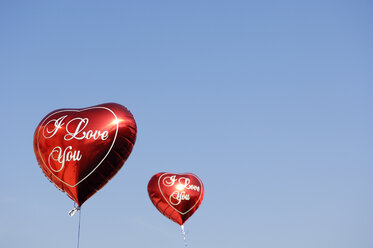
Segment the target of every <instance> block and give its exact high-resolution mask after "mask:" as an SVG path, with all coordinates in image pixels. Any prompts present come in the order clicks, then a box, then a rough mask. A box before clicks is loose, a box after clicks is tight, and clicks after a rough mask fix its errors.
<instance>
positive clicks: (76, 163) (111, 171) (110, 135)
mask: <svg viewBox="0 0 373 248" xmlns="http://www.w3.org/2000/svg"><path fill="white" fill-rule="evenodd" d="M136 132H137V127H136V122H135V120H134V118H133V116H132V114H131V113H130V112H129V111H128V110H127V109H126V108H125V107H124V106H122V105H119V104H116V103H106V104H101V105H97V106H93V107H89V108H84V109H58V110H55V111H53V112H51V113H49V114H48V115H47V116H46V117H44V119H43V120H42V121H41V122H40V124H39V125H38V127H37V129H36V131H35V134H34V152H35V155H36V158H37V161H38V163H39V165H40V168H41V169H42V170H43V172H44V174H45V175H46V176H47V178H48V179H49V180H50V181H51V182H52V183H54V184H55V185H56V186H57V188H59V189H60V190H61V191H63V192H65V193H66V194H67V195H68V196H69V197H70V198H71V199H72V200H73V201H75V202H76V203H77V204H78V205H79V206H81V205H82V204H83V203H84V202H85V201H86V200H87V199H88V198H90V197H91V196H92V195H93V194H95V193H96V192H97V191H98V190H99V189H101V188H102V187H103V186H104V185H105V184H106V183H107V182H108V181H109V180H110V179H111V178H112V177H113V176H114V175H115V174H116V173H117V172H118V171H119V169H120V168H121V167H122V166H123V164H124V162H125V161H126V160H127V158H128V156H129V155H130V153H131V151H132V148H133V146H134V144H135V141H136Z"/></svg>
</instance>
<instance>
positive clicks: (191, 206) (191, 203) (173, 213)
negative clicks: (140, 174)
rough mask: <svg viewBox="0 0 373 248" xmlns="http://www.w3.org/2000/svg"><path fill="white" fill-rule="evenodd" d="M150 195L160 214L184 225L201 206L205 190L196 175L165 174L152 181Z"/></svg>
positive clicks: (149, 188)
mask: <svg viewBox="0 0 373 248" xmlns="http://www.w3.org/2000/svg"><path fill="white" fill-rule="evenodd" d="M148 193H149V197H150V200H151V201H152V202H153V204H154V206H155V207H156V208H157V209H158V210H159V212H161V213H162V214H163V215H164V216H166V217H168V218H169V219H171V220H173V221H174V222H176V223H178V224H179V225H183V224H184V223H185V221H186V220H187V219H188V218H189V217H190V216H192V215H193V213H194V212H195V211H196V210H197V209H198V207H199V205H201V202H202V199H203V194H204V188H203V184H202V182H201V180H200V179H199V178H198V177H197V176H196V175H193V174H190V173H186V174H174V173H165V172H163V173H158V174H156V175H154V176H153V177H152V178H151V179H150V181H149V184H148Z"/></svg>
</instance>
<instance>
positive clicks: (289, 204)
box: [0, 0, 373, 248]
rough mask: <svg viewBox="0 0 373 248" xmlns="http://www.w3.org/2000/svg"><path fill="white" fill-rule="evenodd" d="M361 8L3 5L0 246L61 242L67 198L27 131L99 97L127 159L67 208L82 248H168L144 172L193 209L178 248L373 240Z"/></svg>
mask: <svg viewBox="0 0 373 248" xmlns="http://www.w3.org/2000/svg"><path fill="white" fill-rule="evenodd" d="M372 12H373V4H372V2H371V1H369V0H350V1H345V0H341V1H336V0H335V1H331V0H316V1H295V0H294V1H288V0H285V1H274V0H266V1H249V0H242V1H239V0H237V1H235V0H233V1H232V0H230V1H227V0H226V1H223V0H222V1H220V0H216V1H211V0H210V1H205V0H199V1H194V0H192V1H181V0H173V1H163V0H159V1H141V0H140V1H133V0H132V1H126V0H121V1H119V0H118V1H114V0H112V1H111V0H109V1H97V0H90V1H88V0H82V1H71V0H63V1H38V0H33V1H26V0H23V1H17V0H16V1H14V0H2V1H0V102H1V106H2V107H1V108H0V111H1V112H0V113H1V122H0V123H1V124H0V128H1V129H0V130H1V142H0V152H1V156H0V164H1V167H0V168H1V171H0V206H1V207H0V247H4V248H13V247H14V248H18V247H22V248H25V247H28V248H44V247H45V248H47V247H48V248H50V247H53V248H62V247H63V248H66V247H75V246H76V240H77V239H76V236H77V224H78V218H77V216H74V217H69V216H68V215H67V213H68V211H69V210H70V209H72V207H73V202H72V201H71V200H70V199H69V198H68V197H67V196H66V195H65V194H64V193H62V192H59V191H58V190H57V189H56V188H55V187H54V186H53V185H52V184H51V183H50V182H49V181H48V180H47V179H46V178H45V177H44V175H43V173H42V171H41V169H40V168H39V166H38V164H37V162H36V159H35V156H34V152H33V146H32V141H33V135H34V131H35V129H36V127H37V125H38V123H39V122H40V120H41V119H42V118H43V117H44V116H45V115H46V114H48V113H49V112H50V111H52V110H54V109H58V108H83V107H88V106H92V105H96V104H100V103H105V102H117V103H120V104H122V105H125V106H126V107H128V108H129V109H130V110H131V112H132V113H133V114H134V116H135V119H136V121H137V124H138V139H137V143H136V144H135V147H134V150H133V153H132V154H131V156H130V158H129V159H128V161H127V162H126V164H125V166H124V167H123V168H122V169H121V170H120V171H119V173H118V174H117V175H116V176H115V177H114V178H113V179H112V180H111V181H110V182H109V183H108V184H107V185H106V186H105V187H104V188H103V189H102V190H100V191H99V192H98V193H96V194H95V195H94V196H93V197H92V198H90V199H89V200H88V201H87V202H86V203H85V204H84V205H83V210H82V223H81V239H80V247H81V248H84V247H87V248H88V247H89V248H95V247H139V248H149V247H162V248H171V247H172V248H175V247H180V248H181V247H183V240H182V235H181V232H180V228H179V226H178V225H177V224H175V223H173V222H172V221H170V220H168V219H167V218H166V217H164V216H162V215H161V214H160V213H159V212H158V211H157V210H156V208H155V207H154V206H153V205H152V203H151V202H150V200H149V199H148V195H147V190H146V186H147V183H148V180H149V179H150V177H151V176H152V175H153V174H155V173H158V172H161V171H167V172H176V173H178V172H179V173H181V172H191V173H194V174H196V175H198V176H199V177H200V178H201V179H202V181H203V183H204V185H205V198H204V200H203V202H202V205H201V206H200V208H199V209H198V210H197V212H196V213H195V214H194V215H193V216H192V217H191V218H190V219H189V220H188V221H187V222H186V225H185V228H186V231H187V240H188V245H189V247H190V248H206V247H214V248H226V247H239V248H241V247H244V248H246V247H248V248H249V247H250V248H251V247H253V248H371V247H373V240H372V232H373V213H372V211H373V200H372V196H373V180H372V176H373V165H372V162H373V153H372V149H373V133H372V124H373V117H372V113H373V112H372V110H373V100H372V93H373V70H372V67H373V46H372V44H373V31H372V27H373V15H372Z"/></svg>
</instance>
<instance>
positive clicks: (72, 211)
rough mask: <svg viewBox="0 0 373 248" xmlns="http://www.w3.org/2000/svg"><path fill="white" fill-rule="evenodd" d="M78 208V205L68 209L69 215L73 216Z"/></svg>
mask: <svg viewBox="0 0 373 248" xmlns="http://www.w3.org/2000/svg"><path fill="white" fill-rule="evenodd" d="M79 210H80V207H79V206H78V207H76V208H74V209H72V210H70V212H69V215H70V216H74V214H76V212H78V211H79Z"/></svg>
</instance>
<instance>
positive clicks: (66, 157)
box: [48, 146, 82, 172]
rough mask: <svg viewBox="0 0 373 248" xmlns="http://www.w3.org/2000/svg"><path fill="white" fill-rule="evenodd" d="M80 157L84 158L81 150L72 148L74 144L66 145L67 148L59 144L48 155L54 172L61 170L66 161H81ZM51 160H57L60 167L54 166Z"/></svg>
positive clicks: (50, 166)
mask: <svg viewBox="0 0 373 248" xmlns="http://www.w3.org/2000/svg"><path fill="white" fill-rule="evenodd" d="M80 159H82V155H81V154H80V151H79V150H77V151H74V150H72V146H68V147H66V149H65V150H63V149H62V148H61V147H59V146H56V147H55V148H53V150H52V151H51V153H50V154H49V157H48V163H49V168H51V170H53V171H54V172H60V171H61V170H62V169H63V168H64V167H65V162H66V161H79V160H80ZM51 161H52V162H53V161H54V162H57V164H58V165H59V167H58V168H53V166H52V165H51Z"/></svg>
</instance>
